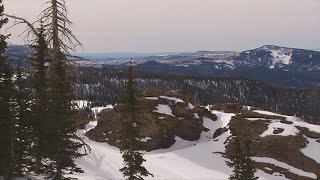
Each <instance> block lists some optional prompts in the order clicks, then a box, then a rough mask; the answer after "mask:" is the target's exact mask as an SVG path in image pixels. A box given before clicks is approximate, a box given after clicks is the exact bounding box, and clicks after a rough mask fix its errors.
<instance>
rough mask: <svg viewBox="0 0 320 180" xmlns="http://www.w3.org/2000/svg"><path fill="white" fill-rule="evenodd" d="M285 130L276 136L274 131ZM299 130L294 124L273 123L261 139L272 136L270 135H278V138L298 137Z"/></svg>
mask: <svg viewBox="0 0 320 180" xmlns="http://www.w3.org/2000/svg"><path fill="white" fill-rule="evenodd" d="M279 128H281V129H284V131H283V132H282V133H280V134H274V133H273V131H274V130H276V129H279ZM299 132H300V131H299V130H298V129H297V128H296V127H294V126H292V124H284V123H281V122H278V121H272V122H271V123H270V124H269V126H268V129H267V130H266V131H265V132H263V133H262V134H261V135H260V137H266V136H270V135H276V136H296V135H298V134H299Z"/></svg>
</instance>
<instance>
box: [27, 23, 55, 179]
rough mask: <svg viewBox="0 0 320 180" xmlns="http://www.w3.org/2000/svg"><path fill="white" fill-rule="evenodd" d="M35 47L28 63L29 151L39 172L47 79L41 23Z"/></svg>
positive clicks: (44, 43) (43, 150)
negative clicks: (30, 98)
mask: <svg viewBox="0 0 320 180" xmlns="http://www.w3.org/2000/svg"><path fill="white" fill-rule="evenodd" d="M33 48H34V49H35V51H34V53H33V56H32V58H31V59H30V64H31V65H32V67H33V68H32V69H33V74H32V78H31V79H32V80H31V84H32V88H33V90H34V97H33V99H34V103H33V105H32V126H33V133H32V139H33V146H32V150H31V153H32V154H33V157H35V164H34V171H35V172H36V173H37V174H40V173H41V172H42V170H43V164H42V159H43V158H45V157H46V156H45V149H46V148H45V147H46V143H50V142H48V141H47V140H46V138H47V136H46V129H45V124H46V122H47V116H48V96H47V88H48V79H47V67H46V63H48V61H47V57H48V55H49V54H48V53H49V52H48V46H47V43H46V40H45V35H44V29H43V26H42V24H41V26H40V28H39V29H38V32H37V39H36V41H35V44H34V45H33Z"/></svg>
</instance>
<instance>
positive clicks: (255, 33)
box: [4, 0, 320, 52]
mask: <svg viewBox="0 0 320 180" xmlns="http://www.w3.org/2000/svg"><path fill="white" fill-rule="evenodd" d="M45 1H46V0H4V5H5V8H6V12H7V13H8V14H14V15H17V16H22V17H26V18H27V19H28V20H30V21H33V20H35V19H36V17H37V16H38V14H39V12H40V11H41V9H43V8H44V7H45V6H44V5H43V4H44V2H45ZM65 1H66V2H67V5H68V8H69V15H70V19H71V20H72V21H73V22H74V26H73V28H72V29H73V30H74V32H75V34H76V35H77V36H78V38H79V39H80V41H81V42H82V43H83V44H84V52H111V51H113V52H119V51H126V52H134V51H138V52H168V51H195V50H245V49H250V48H255V47H258V46H262V45H265V44H275V45H282V46H289V47H298V48H306V49H315V48H320V0H89V1H88V0H65ZM23 28H24V27H15V28H12V29H10V30H9V32H10V33H12V37H11V39H10V42H11V43H15V44H17V43H19V44H21V43H22V41H21V38H20V37H18V36H17V35H18V34H19V32H22V31H23ZM79 52H82V50H79Z"/></svg>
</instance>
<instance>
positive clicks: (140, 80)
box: [78, 67, 320, 124]
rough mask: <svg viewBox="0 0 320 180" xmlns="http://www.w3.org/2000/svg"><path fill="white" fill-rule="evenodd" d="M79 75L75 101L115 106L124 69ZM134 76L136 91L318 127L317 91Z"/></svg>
mask: <svg viewBox="0 0 320 180" xmlns="http://www.w3.org/2000/svg"><path fill="white" fill-rule="evenodd" d="M78 71H79V74H80V75H79V80H80V81H79V83H78V99H87V100H89V101H92V102H94V103H95V105H105V104H110V103H116V102H118V97H119V95H120V94H121V93H122V91H123V88H124V84H125V72H126V71H125V69H122V68H119V67H104V68H94V67H79V69H78ZM135 76H136V84H137V87H138V88H139V89H146V88H159V89H166V90H167V89H172V90H177V89H179V90H182V91H184V92H186V93H189V94H192V95H194V96H195V97H196V98H197V100H198V103H201V104H203V105H205V104H213V103H219V102H237V103H241V104H246V105H252V106H256V107H259V108H263V109H266V110H270V111H274V112H279V113H284V114H289V115H295V116H299V117H302V118H304V119H305V121H307V122H310V123H314V124H319V123H320V119H319V115H320V113H319V111H318V107H320V90H319V89H298V88H280V87H274V86H270V85H266V84H264V83H262V82H258V81H253V80H247V79H235V78H232V79H231V78H214V77H212V78H208V77H194V76H184V75H175V76H174V75H164V74H157V73H152V72H145V71H136V74H135Z"/></svg>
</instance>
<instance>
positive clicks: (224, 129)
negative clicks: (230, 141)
mask: <svg viewBox="0 0 320 180" xmlns="http://www.w3.org/2000/svg"><path fill="white" fill-rule="evenodd" d="M227 131H228V128H226V127H224V128H219V129H217V130H216V131H215V132H214V133H213V137H212V138H213V139H215V138H216V137H219V136H220V135H222V134H223V133H225V132H227Z"/></svg>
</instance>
